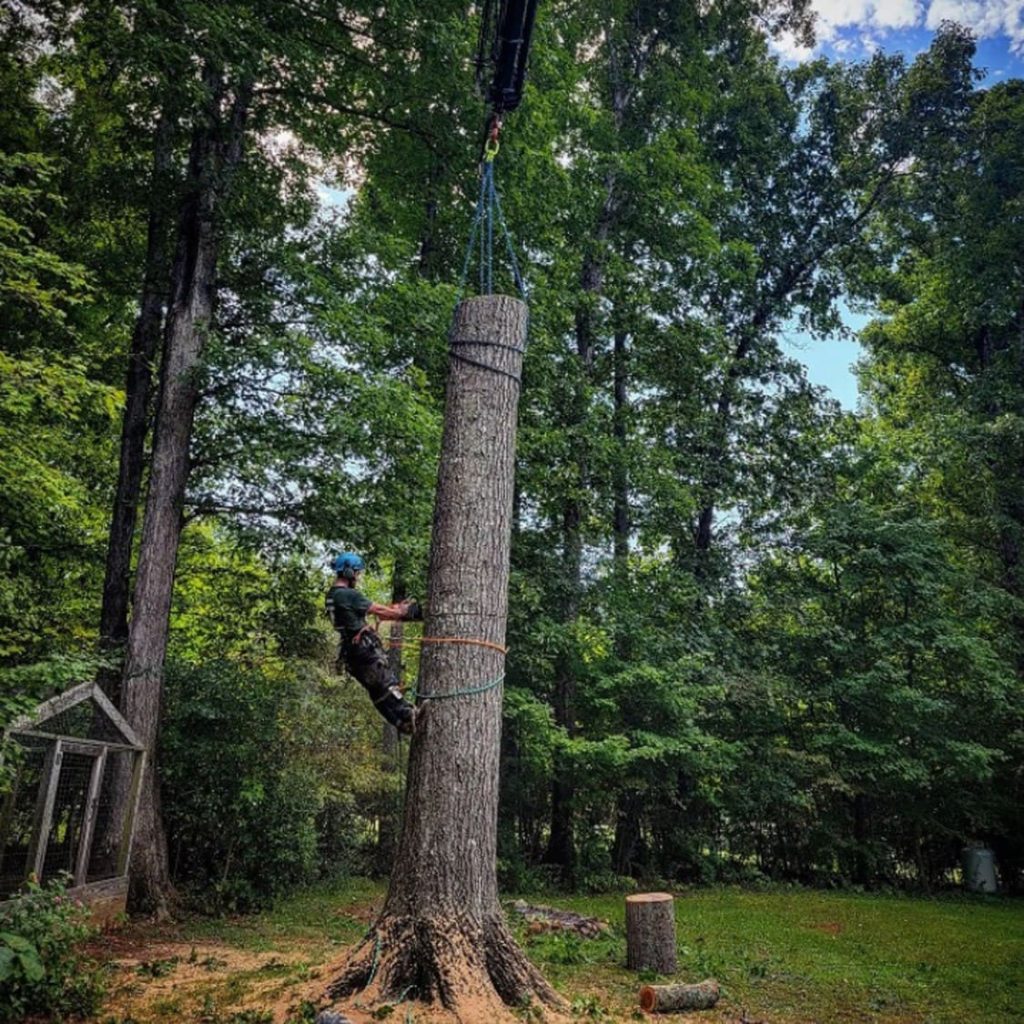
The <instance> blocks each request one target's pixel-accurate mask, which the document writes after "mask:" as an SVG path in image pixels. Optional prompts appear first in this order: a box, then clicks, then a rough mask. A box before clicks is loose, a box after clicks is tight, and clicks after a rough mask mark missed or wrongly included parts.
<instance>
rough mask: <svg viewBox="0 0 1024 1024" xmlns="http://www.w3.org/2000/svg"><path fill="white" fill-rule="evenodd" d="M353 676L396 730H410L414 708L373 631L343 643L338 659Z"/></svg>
mask: <svg viewBox="0 0 1024 1024" xmlns="http://www.w3.org/2000/svg"><path fill="white" fill-rule="evenodd" d="M338 660H339V662H343V663H344V665H345V668H347V669H348V671H349V673H350V675H353V676H355V678H356V679H358V680H359V682H360V683H362V684H363V687H364V689H365V690H366V692H367V693H368V694H369V695H370V700H372V701H373V705H374V707H375V708H376V709H377V710H378V711H379V712H380V713H381V714H382V715H383V716H384V717H385V718H386V719H387V721H388V722H390V723H391V724H392V725H393V726H395V728H396V729H399V730H403V731H406V730H408V728H409V727H410V725H411V723H412V719H413V715H414V712H413V707H412V705H411V704H410V703H409V702H408V701H407V700H406V699H405V698H404V697H403V696H402V691H401V690H400V689H399V687H398V677H397V676H396V675H395V673H394V672H392V670H391V666H390V665H389V664H388V656H387V653H386V652H385V650H384V648H383V647H382V646H381V642H380V637H378V636H377V634H376V633H374V632H373V630H372V629H366V630H363V632H362V633H360V634H359V637H358V639H356V640H342V642H341V651H340V652H339V657H338Z"/></svg>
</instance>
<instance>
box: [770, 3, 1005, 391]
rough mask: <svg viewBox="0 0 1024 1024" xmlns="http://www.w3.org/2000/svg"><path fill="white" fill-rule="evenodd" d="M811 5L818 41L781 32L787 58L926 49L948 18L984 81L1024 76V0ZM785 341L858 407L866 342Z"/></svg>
mask: <svg viewBox="0 0 1024 1024" xmlns="http://www.w3.org/2000/svg"><path fill="white" fill-rule="evenodd" d="M812 6H813V7H814V10H815V12H816V13H817V15H818V43H817V45H816V46H815V47H814V49H813V50H808V49H805V48H802V47H799V46H797V45H795V44H794V42H793V41H792V40H785V39H784V40H782V41H781V43H780V44H779V46H778V50H779V52H780V53H781V54H782V56H784V57H785V58H786V59H787V60H791V61H800V60H806V59H808V58H809V57H812V56H818V55H821V54H824V55H825V56H828V57H832V58H838V59H844V60H857V59H859V58H862V57H865V56H867V55H868V54H869V53H871V52H873V51H875V50H879V49H881V50H885V51H887V52H893V51H898V52H903V53H905V54H907V56H908V57H913V56H914V55H915V54H917V53H920V52H921V51H922V50H924V49H927V47H928V45H929V43H930V42H931V39H932V36H933V35H934V32H935V29H936V28H938V26H939V25H940V24H941V23H942V22H943V21H956V22H959V23H960V24H962V25H966V26H967V27H968V28H970V29H971V30H972V31H973V32H974V34H975V36H976V37H977V40H978V54H977V57H976V58H975V62H976V63H977V65H978V67H980V68H984V69H985V70H986V71H987V77H986V79H985V81H984V82H983V83H982V84H983V85H992V84H994V83H995V82H999V81H1002V80H1003V79H1005V78H1024V0H813V4H812ZM844 319H845V320H846V323H847V324H848V326H850V327H851V328H852V329H854V330H857V329H859V328H860V327H862V326H863V325H864V324H865V323H866V322H867V319H868V318H867V317H865V316H854V315H853V314H847V315H846V316H845V317H844ZM785 348H786V349H787V351H789V352H790V353H791V354H792V355H793V356H795V357H796V358H798V359H800V360H801V361H802V362H803V363H804V364H805V365H806V366H807V375H808V377H809V378H810V379H811V380H812V381H813V382H814V383H815V384H823V385H825V386H826V387H827V388H828V389H829V390H830V391H831V392H832V394H833V396H834V397H835V398H836V399H838V400H839V401H840V402H841V403H842V404H843V405H844V406H845V407H846V408H848V409H852V408H855V407H856V404H857V384H856V380H855V379H854V376H853V373H852V370H851V367H852V365H853V363H855V362H856V360H857V357H858V355H859V352H860V348H859V346H858V345H857V343H856V342H855V341H850V340H847V339H842V338H828V339H824V340H817V339H812V338H810V337H808V336H807V335H805V334H801V333H800V332H799V331H795V330H794V331H789V332H787V333H786V335H785Z"/></svg>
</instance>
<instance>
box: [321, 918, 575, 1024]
mask: <svg viewBox="0 0 1024 1024" xmlns="http://www.w3.org/2000/svg"><path fill="white" fill-rule="evenodd" d="M327 995H328V997H329V998H330V999H331V1000H332V1001H335V1002H336V1001H339V1000H345V999H350V998H353V997H357V996H358V998H359V1000H360V1001H362V1002H365V1003H367V1004H369V1005H375V1006H381V1005H384V1004H392V1005H393V1004H396V1003H403V1002H407V1001H409V1002H412V1001H415V1002H417V1003H420V1004H423V1003H427V1004H433V1005H435V1006H437V1005H439V1006H440V1007H442V1008H444V1009H445V1010H447V1011H449V1012H450V1013H451V1014H452V1015H453V1017H454V1018H455V1019H456V1020H459V1021H464V1022H466V1024H471V1022H472V1024H479V1022H480V1021H482V1020H489V1021H494V1022H497V1021H500V1020H502V1019H503V1018H504V1017H506V1016H507V1011H508V1008H509V1007H522V1006H525V1005H529V1004H533V1003H535V1002H539V1003H541V1004H542V1005H543V1006H546V1007H548V1008H550V1009H552V1010H555V1011H557V1010H560V1009H564V1007H565V1003H564V1001H563V1000H562V998H561V997H560V996H559V995H558V993H556V992H555V990H554V989H553V988H552V987H551V986H550V985H549V984H548V982H547V981H546V980H545V979H544V977H543V975H542V974H541V973H540V972H539V971H538V970H537V968H536V967H534V966H533V964H531V963H530V961H529V960H528V959H527V958H526V956H525V954H524V953H523V952H522V950H521V949H520V948H519V946H518V945H517V944H516V942H515V940H514V939H513V937H512V934H511V932H509V930H508V927H507V925H506V924H505V920H504V918H503V917H502V916H501V915H500V913H499V914H494V915H492V916H489V917H487V918H485V920H484V921H483V923H480V922H477V921H474V920H468V919H466V918H464V917H459V916H455V915H452V916H445V917H415V918H414V917H395V916H387V917H385V918H383V919H382V920H381V921H379V922H378V923H377V925H376V928H375V930H374V931H373V932H372V933H371V934H370V935H369V936H367V938H366V939H365V940H364V941H363V942H362V943H361V944H360V945H359V946H358V947H357V948H356V949H355V951H354V952H353V953H352V955H351V956H350V957H349V960H348V962H347V963H346V965H345V967H344V968H343V970H342V972H341V974H340V975H339V976H338V977H337V978H335V979H334V981H332V982H331V984H330V985H329V986H328V989H327Z"/></svg>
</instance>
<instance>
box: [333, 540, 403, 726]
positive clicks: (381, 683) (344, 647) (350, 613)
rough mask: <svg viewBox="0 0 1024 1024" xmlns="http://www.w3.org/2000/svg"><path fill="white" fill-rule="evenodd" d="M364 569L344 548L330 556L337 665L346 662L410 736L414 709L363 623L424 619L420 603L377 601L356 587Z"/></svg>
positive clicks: (390, 718) (377, 704) (379, 705)
mask: <svg viewBox="0 0 1024 1024" xmlns="http://www.w3.org/2000/svg"><path fill="white" fill-rule="evenodd" d="M365 569H366V563H365V562H364V561H363V559H362V558H361V557H360V556H359V555H357V554H354V553H353V552H351V551H345V552H343V553H342V554H340V555H338V557H337V558H335V559H334V571H335V572H336V573H337V574H338V575H337V578H336V579H335V581H334V583H333V585H332V586H331V589H330V590H328V591H327V614H328V615H329V616H330V618H331V620H332V621H333V623H334V628H335V629H336V630H337V631H338V637H339V640H340V647H339V649H338V664H339V666H341V665H344V667H345V668H347V669H348V671H349V673H350V674H351V675H353V676H354V677H355V678H356V679H358V680H359V682H360V683H362V684H363V687H364V688H365V689H366V692H367V693H368V694H369V695H370V699H371V700H372V701H373V706H374V707H375V708H376V709H377V710H378V711H379V712H380V713H381V714H382V715H383V716H384V718H386V719H387V721H388V722H389V723H390V724H391V725H393V726H394V727H395V728H396V729H397V730H398V731H399V732H401V733H406V734H410V733H411V732H412V730H413V724H414V722H415V720H416V711H415V709H414V708H413V706H412V705H411V704H410V703H409V702H408V701H407V700H406V699H405V697H403V696H402V690H401V688H400V686H399V683H398V677H397V676H396V675H395V673H394V671H393V670H392V668H391V663H390V662H389V661H388V656H387V653H386V652H385V650H384V647H383V645H382V644H381V642H380V637H379V636H377V631H376V630H375V629H372V628H371V627H370V626H369V625H367V622H366V616H367V615H376V616H377V618H378V619H384V620H385V621H388V622H416V621H419V620H421V619H422V618H423V612H422V611H421V610H420V606H419V605H418V604H417V603H416V602H415V601H413V600H412V599H411V598H410V599H409V600H406V601H400V602H398V603H397V604H377V603H376V602H375V601H371V600H370V599H369V598H368V597H367V596H366V595H365V594H363V593H362V592H361V591H359V590H358V589H357V587H358V584H359V577H360V576H362V574H363V572H364V570H365Z"/></svg>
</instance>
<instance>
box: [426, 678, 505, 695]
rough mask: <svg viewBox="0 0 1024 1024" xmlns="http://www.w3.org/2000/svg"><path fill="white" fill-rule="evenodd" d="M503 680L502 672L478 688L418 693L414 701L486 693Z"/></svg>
mask: <svg viewBox="0 0 1024 1024" xmlns="http://www.w3.org/2000/svg"><path fill="white" fill-rule="evenodd" d="M504 678H505V673H504V672H502V673H501V675H499V676H495V677H494V678H493V679H489V680H487V682H486V683H481V684H480V685H479V686H469V687H466V689H464V690H452V692H451V693H418V694H416V700H417V701H425V700H447V699H448V698H450V697H471V696H473V695H474V694H477V693H486V692H487V691H488V690H493V689H494V688H495V687H496V686H500V685H501V682H502V680H503V679H504Z"/></svg>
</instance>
